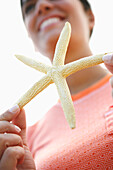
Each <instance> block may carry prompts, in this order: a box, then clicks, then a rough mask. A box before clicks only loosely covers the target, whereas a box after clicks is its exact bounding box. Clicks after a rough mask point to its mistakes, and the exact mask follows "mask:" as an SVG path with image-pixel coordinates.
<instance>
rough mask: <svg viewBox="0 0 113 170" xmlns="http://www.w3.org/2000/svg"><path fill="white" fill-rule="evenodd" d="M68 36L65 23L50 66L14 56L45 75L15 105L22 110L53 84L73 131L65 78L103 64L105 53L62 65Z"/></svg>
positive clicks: (73, 123) (67, 28) (69, 98)
mask: <svg viewBox="0 0 113 170" xmlns="http://www.w3.org/2000/svg"><path fill="white" fill-rule="evenodd" d="M70 36H71V25H70V23H69V22H66V23H65V26H64V27H63V29H62V31H61V34H60V36H59V39H58V42H57V44H56V49H55V54H54V58H53V65H52V66H49V65H46V64H43V63H40V62H37V61H35V60H33V59H30V58H27V57H25V56H22V55H16V57H17V59H19V60H20V61H22V62H23V63H24V64H26V65H28V66H30V67H32V68H34V69H36V70H38V71H40V72H43V73H45V74H46V75H45V76H44V77H42V78H41V79H40V80H39V81H38V82H36V83H35V84H34V85H33V86H32V87H31V88H30V89H29V90H28V91H27V92H26V93H25V94H24V95H23V96H22V97H21V98H20V99H19V101H18V102H17V104H18V105H19V107H20V109H21V108H23V107H24V106H25V105H26V104H27V103H28V102H30V101H31V100H32V99H33V98H34V97H35V96H36V95H37V94H39V93H40V92H41V91H42V90H44V89H45V88H46V87H47V86H49V85H50V84H52V83H55V85H56V87H57V90H58V93H59V97H60V100H61V105H62V108H63V111H64V114H65V118H66V120H67V122H68V124H69V126H70V128H71V129H74V128H75V127H76V120H75V109H74V106H73V102H72V98H71V94H70V91H69V88H68V85H67V82H66V77H67V76H69V75H71V74H73V73H75V72H77V71H80V70H82V69H85V68H88V67H92V66H95V65H98V64H101V63H103V60H102V57H103V56H104V55H105V54H107V53H104V54H99V55H93V56H89V57H84V58H82V59H79V60H77V61H73V62H71V63H68V64H66V65H64V60H65V56H66V52H67V48H68V44H69V40H70Z"/></svg>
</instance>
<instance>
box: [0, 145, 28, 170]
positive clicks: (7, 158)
mask: <svg viewBox="0 0 113 170" xmlns="http://www.w3.org/2000/svg"><path fill="white" fill-rule="evenodd" d="M24 154H25V152H24V149H23V148H22V147H20V146H13V147H8V148H7V149H6V150H5V152H4V154H3V156H2V159H1V161H0V170H13V169H16V165H17V163H18V161H19V162H20V160H22V159H23V158H24Z"/></svg>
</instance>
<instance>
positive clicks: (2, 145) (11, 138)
mask: <svg viewBox="0 0 113 170" xmlns="http://www.w3.org/2000/svg"><path fill="white" fill-rule="evenodd" d="M11 146H21V147H22V146H23V141H22V139H21V137H20V136H19V135H16V134H0V159H1V157H2V155H3V153H4V152H5V150H6V149H7V148H8V147H11Z"/></svg>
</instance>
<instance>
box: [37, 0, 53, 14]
mask: <svg viewBox="0 0 113 170" xmlns="http://www.w3.org/2000/svg"><path fill="white" fill-rule="evenodd" d="M52 7H53V5H52V4H51V3H50V2H48V1H47V0H39V1H38V2H37V7H36V8H37V9H38V11H37V13H38V15H41V14H45V13H47V12H48V11H50V10H51V9H52Z"/></svg>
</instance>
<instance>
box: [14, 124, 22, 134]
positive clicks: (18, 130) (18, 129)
mask: <svg viewBox="0 0 113 170" xmlns="http://www.w3.org/2000/svg"><path fill="white" fill-rule="evenodd" d="M15 129H16V131H17V132H18V133H19V132H20V131H21V129H20V128H19V127H18V126H16V125H15Z"/></svg>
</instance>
